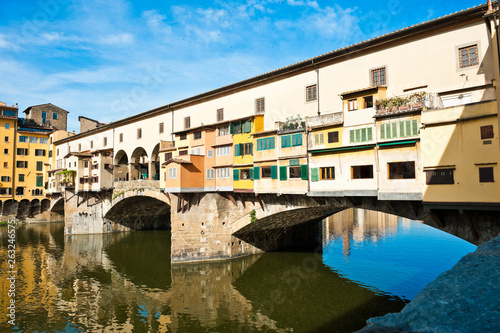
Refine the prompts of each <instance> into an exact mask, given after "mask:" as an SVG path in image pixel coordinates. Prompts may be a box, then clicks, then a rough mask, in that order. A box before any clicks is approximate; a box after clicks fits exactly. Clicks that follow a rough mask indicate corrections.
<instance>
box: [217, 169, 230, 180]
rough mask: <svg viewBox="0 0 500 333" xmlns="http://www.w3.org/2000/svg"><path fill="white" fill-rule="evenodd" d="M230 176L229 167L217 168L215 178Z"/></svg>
mask: <svg viewBox="0 0 500 333" xmlns="http://www.w3.org/2000/svg"><path fill="white" fill-rule="evenodd" d="M230 177H231V168H220V169H217V178H221V179H222V178H230Z"/></svg>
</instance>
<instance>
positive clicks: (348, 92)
mask: <svg viewBox="0 0 500 333" xmlns="http://www.w3.org/2000/svg"><path fill="white" fill-rule="evenodd" d="M379 88H387V86H375V87H367V88H361V89H356V90H351V91H346V92H343V93H341V94H340V96H344V95H351V94H356V93H360V92H363V91H370V90H378V89H379Z"/></svg>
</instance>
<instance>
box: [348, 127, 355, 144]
mask: <svg viewBox="0 0 500 333" xmlns="http://www.w3.org/2000/svg"><path fill="white" fill-rule="evenodd" d="M354 135H355V133H354V130H350V131H349V136H350V140H349V142H350V143H354V141H355V138H354Z"/></svg>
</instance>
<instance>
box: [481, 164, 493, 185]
mask: <svg viewBox="0 0 500 333" xmlns="http://www.w3.org/2000/svg"><path fill="white" fill-rule="evenodd" d="M494 172H495V171H494V169H493V167H492V166H485V167H480V168H479V182H480V183H494V182H495V174H494Z"/></svg>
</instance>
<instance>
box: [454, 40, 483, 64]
mask: <svg viewBox="0 0 500 333" xmlns="http://www.w3.org/2000/svg"><path fill="white" fill-rule="evenodd" d="M458 58H459V60H458V61H459V63H460V68H465V67H471V66H475V65H477V64H479V59H478V52H477V45H471V46H467V47H462V48H460V49H458Z"/></svg>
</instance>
